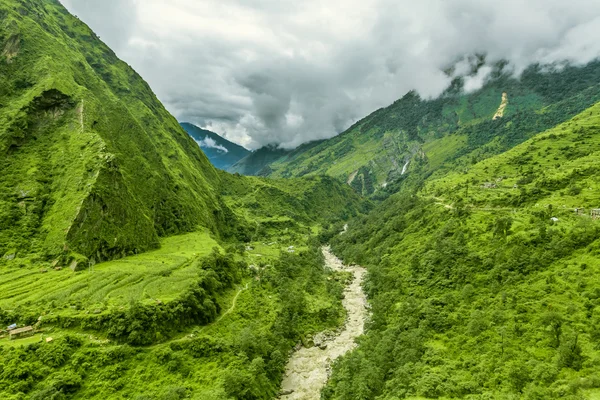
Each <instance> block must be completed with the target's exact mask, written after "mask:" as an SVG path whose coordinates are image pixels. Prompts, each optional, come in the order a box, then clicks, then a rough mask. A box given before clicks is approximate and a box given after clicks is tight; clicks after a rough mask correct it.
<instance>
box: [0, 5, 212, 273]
mask: <svg viewBox="0 0 600 400" xmlns="http://www.w3.org/2000/svg"><path fill="white" fill-rule="evenodd" d="M0 15H1V16H2V18H1V19H0V49H2V57H1V58H0V105H1V107H0V154H1V157H0V171H1V173H0V256H4V257H7V258H13V257H15V255H16V256H17V257H19V256H24V255H26V254H32V253H35V254H38V255H40V256H41V257H42V258H43V259H50V260H52V259H59V260H60V261H61V262H62V263H65V264H69V265H70V264H71V260H75V261H79V262H81V261H84V260H85V258H86V257H87V258H89V260H90V261H92V262H94V261H100V260H106V259H111V258H114V257H120V256H123V255H126V254H132V253H136V252H140V251H144V250H147V249H150V248H154V247H157V246H158V237H159V236H164V235H169V234H175V233H179V232H186V231H191V230H194V229H196V228H197V227H199V226H203V227H207V228H209V229H210V230H211V231H213V232H214V233H217V234H218V233H219V227H220V226H223V221H222V215H223V212H222V211H221V205H220V204H219V200H218V196H217V192H218V188H217V186H218V184H219V178H218V175H217V174H216V171H215V170H214V168H213V167H212V166H211V165H210V163H209V162H208V160H207V159H206V157H205V156H204V155H203V154H202V152H201V151H200V150H199V149H198V146H197V144H196V143H194V141H193V140H192V139H191V138H190V137H189V136H188V135H187V134H186V133H185V131H184V130H183V129H182V128H181V127H180V126H179V124H178V123H177V121H176V120H175V119H174V118H173V117H172V116H171V115H170V114H169V113H168V112H167V111H166V110H165V109H164V107H163V106H162V105H161V103H160V102H159V101H158V100H157V99H156V97H155V95H154V94H153V93H152V91H151V89H150V88H149V87H148V85H147V84H146V83H145V82H144V81H143V80H142V79H141V78H140V77H139V75H137V74H136V73H135V71H133V70H132V69H131V68H130V67H129V66H127V65H126V64H125V63H123V62H122V61H120V60H119V59H118V58H117V57H116V56H115V54H114V53H113V52H112V51H111V50H110V49H109V48H108V47H106V46H105V45H104V44H103V43H102V42H101V41H100V40H99V39H98V37H97V36H96V35H95V34H94V33H93V32H92V31H91V30H90V29H89V28H88V27H87V26H86V25H85V24H83V23H82V22H80V21H79V20H78V19H77V18H75V17H73V16H71V15H70V14H68V13H67V11H66V10H65V9H64V8H63V7H62V6H61V5H60V3H59V2H58V1H27V2H22V1H13V0H3V1H1V2H0Z"/></svg>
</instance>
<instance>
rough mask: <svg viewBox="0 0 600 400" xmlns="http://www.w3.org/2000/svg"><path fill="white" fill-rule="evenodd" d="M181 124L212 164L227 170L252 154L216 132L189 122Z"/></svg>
mask: <svg viewBox="0 0 600 400" xmlns="http://www.w3.org/2000/svg"><path fill="white" fill-rule="evenodd" d="M181 126H182V127H183V129H185V131H186V132H187V133H188V134H189V135H190V136H191V137H192V138H193V139H194V140H195V141H196V143H198V145H199V146H200V148H201V149H202V151H203V152H204V154H206V157H208V159H209V160H210V162H211V163H212V165H214V166H215V167H217V168H219V169H222V170H226V169H227V168H229V167H231V166H232V165H233V164H235V163H236V162H238V161H239V160H241V159H242V158H244V157H246V156H247V155H249V154H250V151H249V150H246V149H245V148H243V147H242V146H240V145H238V144H235V143H232V142H230V141H229V140H227V139H225V138H223V137H221V136H219V135H217V134H216V133H214V132H211V131H207V130H206V129H201V128H198V127H197V126H195V125H192V124H190V123H187V122H184V123H182V124H181Z"/></svg>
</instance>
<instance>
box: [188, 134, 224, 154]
mask: <svg viewBox="0 0 600 400" xmlns="http://www.w3.org/2000/svg"><path fill="white" fill-rule="evenodd" d="M196 143H198V146H200V147H202V148H203V149H206V148H208V149H217V150H219V151H222V152H223V153H229V150H227V149H226V148H225V147H224V146H221V145H220V144H217V142H215V140H214V139H212V138H209V137H208V136H207V137H205V138H204V140H196Z"/></svg>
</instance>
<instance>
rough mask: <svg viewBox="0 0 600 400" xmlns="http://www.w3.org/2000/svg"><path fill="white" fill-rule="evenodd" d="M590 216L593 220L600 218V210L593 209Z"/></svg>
mask: <svg viewBox="0 0 600 400" xmlns="http://www.w3.org/2000/svg"><path fill="white" fill-rule="evenodd" d="M590 216H591V217H592V219H598V218H600V208H593V209H592V211H590Z"/></svg>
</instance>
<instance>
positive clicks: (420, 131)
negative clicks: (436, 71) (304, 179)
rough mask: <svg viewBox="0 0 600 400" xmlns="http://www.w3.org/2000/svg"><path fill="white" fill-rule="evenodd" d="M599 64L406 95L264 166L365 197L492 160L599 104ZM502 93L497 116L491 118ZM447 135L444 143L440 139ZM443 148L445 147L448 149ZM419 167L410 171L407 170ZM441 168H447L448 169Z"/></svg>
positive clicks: (279, 174) (278, 173) (532, 70)
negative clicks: (345, 186)
mask: <svg viewBox="0 0 600 400" xmlns="http://www.w3.org/2000/svg"><path fill="white" fill-rule="evenodd" d="M599 75H600V63H598V62H594V63H591V64H589V65H588V66H586V67H584V68H566V69H564V70H562V71H555V72H551V73H542V72H541V71H540V70H539V69H537V68H535V67H532V68H530V69H529V70H527V71H526V72H525V74H524V75H523V77H522V78H521V79H520V80H519V81H517V80H515V79H512V78H510V77H508V76H505V75H502V74H498V75H497V76H495V78H494V79H493V80H492V81H490V82H489V83H487V84H486V85H485V86H484V87H483V88H482V89H481V90H479V91H477V92H474V93H472V94H468V95H465V94H463V93H461V92H460V82H455V85H454V86H453V87H452V88H450V89H449V90H448V91H447V93H445V94H444V95H443V96H442V97H440V98H438V99H435V100H421V99H419V98H418V96H416V95H415V94H413V93H409V94H408V95H407V96H405V97H404V98H402V99H400V100H398V101H397V102H395V103H394V104H392V105H390V106H389V107H386V108H384V109H380V110H378V111H376V112H374V113H373V114H371V115H370V116H368V117H366V118H365V119H363V120H361V121H359V122H358V123H356V124H355V125H354V126H353V127H351V128H350V129H348V130H347V131H346V132H344V133H342V134H340V135H339V136H337V137H334V138H332V139H329V140H326V141H323V142H320V143H316V144H315V145H314V146H309V147H308V148H307V149H305V150H302V151H297V152H295V154H293V155H288V156H286V157H283V158H281V159H279V160H277V161H275V162H274V163H272V164H271V165H270V168H271V170H270V171H269V172H270V176H275V177H290V176H304V175H315V174H328V175H330V176H334V177H338V178H341V179H343V180H344V181H346V180H348V179H349V178H350V177H352V176H355V178H354V179H355V180H356V178H359V179H361V177H362V181H364V180H365V179H366V185H365V184H364V183H363V182H362V181H361V182H357V183H356V184H355V186H356V187H357V189H358V190H359V191H360V192H367V193H372V192H373V191H375V190H377V189H378V188H379V186H380V185H381V184H383V183H385V182H392V181H394V180H397V179H399V178H400V175H401V171H402V169H403V167H404V165H405V164H406V162H407V161H411V164H410V166H409V168H408V171H409V172H411V171H412V172H417V173H420V174H422V175H423V176H427V175H428V174H430V173H432V172H434V171H436V170H437V169H438V168H440V167H441V166H442V164H444V163H446V165H448V168H450V169H451V168H455V167H456V163H457V159H458V161H459V162H463V163H471V162H472V161H473V160H475V161H478V160H481V159H483V158H486V157H488V156H490V155H493V154H499V153H501V152H502V151H505V150H507V149H509V148H511V147H512V146H514V145H515V144H517V143H520V142H522V141H524V140H526V139H527V138H529V137H531V136H532V135H534V134H536V133H539V132H542V131H544V130H546V129H549V128H551V127H553V126H555V125H556V124H558V123H560V122H563V121H565V120H567V119H569V118H571V117H573V116H574V115H576V114H577V113H579V112H582V111H583V110H584V109H585V108H587V107H589V106H591V105H592V104H594V103H595V102H596V101H598V100H599V99H600V87H599V86H598V85H597V83H596V82H597V80H598V77H599ZM503 92H507V94H508V99H509V103H508V107H507V109H506V111H505V113H504V117H503V118H500V119H498V120H496V121H493V120H492V118H493V116H494V114H495V113H496V111H497V109H498V107H499V105H500V103H501V98H502V93H503ZM448 135H451V139H450V138H449V137H448ZM448 145H450V147H448ZM415 166H420V169H417V170H416V171H415V169H414V167H415ZM448 168H447V169H448Z"/></svg>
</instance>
